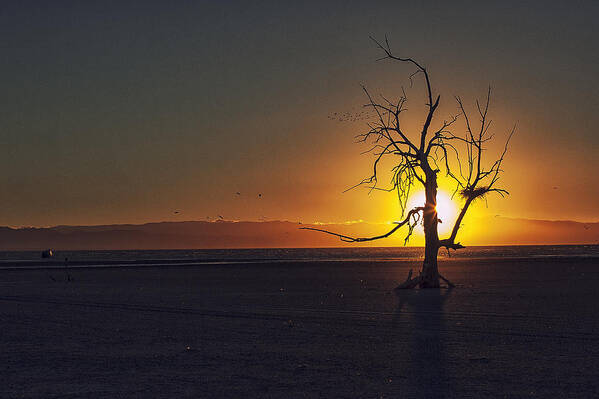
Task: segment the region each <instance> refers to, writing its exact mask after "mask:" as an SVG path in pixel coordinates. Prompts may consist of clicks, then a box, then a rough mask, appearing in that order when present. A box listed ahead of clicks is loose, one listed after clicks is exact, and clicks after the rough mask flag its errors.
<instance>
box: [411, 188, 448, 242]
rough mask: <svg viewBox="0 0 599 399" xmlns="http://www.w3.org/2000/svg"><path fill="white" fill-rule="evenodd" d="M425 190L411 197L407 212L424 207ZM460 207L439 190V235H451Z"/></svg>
mask: <svg viewBox="0 0 599 399" xmlns="http://www.w3.org/2000/svg"><path fill="white" fill-rule="evenodd" d="M424 203H425V196H424V190H419V191H416V192H415V193H414V194H412V195H410V198H409V199H408V203H407V207H406V209H407V210H410V209H412V208H415V207H417V206H424ZM458 211H459V208H458V205H457V204H456V203H455V202H454V201H452V200H451V197H450V196H449V195H448V194H447V193H446V192H445V191H443V190H437V215H438V217H439V221H440V223H439V226H438V231H439V234H449V233H451V229H452V228H453V224H454V223H455V220H456V219H457V217H458Z"/></svg>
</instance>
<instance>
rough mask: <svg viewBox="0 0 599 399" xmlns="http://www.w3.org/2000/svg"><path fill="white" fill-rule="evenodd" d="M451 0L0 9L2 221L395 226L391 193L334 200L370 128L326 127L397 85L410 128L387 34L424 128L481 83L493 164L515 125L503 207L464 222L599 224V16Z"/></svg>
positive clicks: (350, 177) (350, 179) (352, 177)
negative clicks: (435, 101) (428, 91)
mask: <svg viewBox="0 0 599 399" xmlns="http://www.w3.org/2000/svg"><path fill="white" fill-rule="evenodd" d="M84 3H85V4H84ZM458 3H461V2H455V1H453V2H443V3H441V2H440V3H439V4H438V5H437V4H435V2H416V1H414V2H402V1H394V2H365V1H360V2H353V1H344V2H333V1H327V2H321V1H318V2H316V1H315V2H310V1H306V2H286V1H273V2H241V1H240V2H236V1H228V2H226V1H222V2H216V1H211V2H199V1H178V2H164V1H163V2H152V1H147V2H136V3H134V2H131V3H128V2H124V1H123V2H79V1H73V2H66V1H57V2H46V1H39V2H13V4H12V5H6V4H3V5H2V6H1V7H0V33H1V35H2V38H3V39H2V44H1V49H2V61H0V74H1V76H2V82H3V83H2V90H0V97H1V103H2V107H1V108H0V113H1V115H2V117H1V120H2V124H1V131H0V145H1V148H2V150H3V155H2V157H0V185H1V186H2V190H1V195H0V208H1V209H2V212H1V214H0V215H1V217H0V225H3V226H51V225H59V224H71V225H74V224H84V225H90V224H111V223H144V222H149V221H168V220H175V221H176V220H178V221H182V220H207V218H210V220H214V219H216V218H218V215H221V216H222V217H223V218H224V219H228V220H250V221H259V220H290V221H304V222H310V223H312V222H337V223H339V222H345V221H353V220H364V221H367V222H371V223H385V222H388V221H391V220H397V219H399V212H398V206H397V201H396V199H395V197H394V196H393V195H392V194H385V193H372V194H370V195H369V194H368V191H367V190H365V189H356V190H353V191H350V192H348V193H345V194H343V193H342V191H343V190H344V189H346V188H348V187H349V186H352V185H354V184H355V183H357V182H358V181H360V180H361V179H362V178H364V177H367V176H368V174H369V173H370V171H371V169H370V168H371V163H372V157H371V156H369V155H360V153H361V152H362V151H364V150H366V149H367V148H366V147H364V146H361V145H359V144H356V143H354V136H355V135H356V134H358V133H360V132H362V131H364V128H365V124H364V123H365V122H364V121H357V122H339V121H336V120H332V119H331V118H330V116H331V115H334V114H335V113H344V112H359V111H360V110H361V105H362V104H364V101H365V99H364V97H363V93H362V91H361V88H360V84H364V85H366V86H367V87H369V88H370V89H371V90H372V91H373V92H376V93H382V94H387V95H389V96H397V95H398V90H399V89H400V87H401V86H405V87H406V92H407V95H408V98H409V102H408V109H409V111H408V112H407V113H406V114H405V118H406V123H407V124H408V126H411V127H413V129H417V128H418V127H419V125H420V124H421V120H422V118H423V112H422V110H423V104H424V100H425V98H424V92H423V91H422V89H423V86H422V82H421V81H420V80H418V79H416V80H415V81H414V85H413V87H411V88H410V82H409V79H408V77H409V75H410V74H411V73H412V72H414V70H413V68H410V67H409V66H406V65H397V64H390V63H386V62H376V61H375V60H376V59H377V58H379V57H380V56H381V54H380V52H379V51H378V50H377V49H376V47H375V46H374V45H373V43H372V42H371V41H370V40H369V35H373V36H375V37H384V34H385V33H386V34H388V36H389V41H390V43H391V46H392V48H393V49H394V50H395V52H396V53H398V54H401V55H405V56H409V57H412V58H415V59H417V60H419V62H421V63H422V64H424V65H425V66H426V67H427V69H428V71H429V73H430V75H431V79H432V83H433V89H434V91H435V92H437V93H439V94H441V107H440V109H439V111H438V115H439V120H437V122H442V119H443V118H448V117H449V116H450V115H452V114H455V113H456V112H457V109H456V104H455V100H454V95H459V96H460V97H461V98H462V99H463V100H464V102H465V104H466V105H468V106H469V107H473V106H474V101H475V100H476V98H482V97H484V95H485V93H486V89H487V86H488V85H491V86H492V87H493V97H492V104H491V116H492V119H493V121H494V122H493V128H492V129H493V132H494V133H495V134H496V139H497V143H496V145H491V146H490V147H489V156H492V155H493V154H496V152H497V151H499V150H500V148H501V146H502V145H503V141H504V140H505V138H506V136H507V134H508V132H509V130H510V129H511V127H512V126H513V125H514V123H517V133H516V135H515V136H514V138H513V140H512V143H511V146H510V150H509V153H508V155H507V157H506V162H505V167H504V170H505V174H504V177H503V178H502V180H501V183H502V184H501V186H502V187H504V188H506V189H508V190H509V191H510V194H511V195H510V196H509V197H508V198H506V199H501V198H499V197H498V198H491V199H490V200H489V202H488V206H487V205H485V203H484V202H481V203H479V204H477V205H476V208H475V210H474V211H473V212H474V215H475V216H480V217H482V216H484V215H491V216H493V215H501V216H504V217H510V218H530V219H544V220H574V221H582V222H597V221H599V185H598V184H597V183H598V182H599V179H598V178H597V166H599V163H598V162H597V158H596V157H597V154H596V152H597V150H598V149H599V134H598V132H597V126H599V107H598V104H599V101H598V100H599V91H598V89H597V88H598V87H599V69H598V67H597V65H599V44H598V43H599V29H597V24H596V18H597V15H599V2H565V1H564V2H561V3H559V4H558V2H547V1H539V2H519V1H518V2H516V1H514V2H510V1H501V2H465V3H464V4H458ZM471 110H472V111H474V108H471ZM462 128H463V125H461V124H460V125H457V126H456V129H455V132H456V133H462V132H463V130H462ZM452 188H453V187H452V186H450V185H448V184H446V182H445V181H442V182H441V189H442V190H444V191H445V192H447V193H451V189H452ZM237 192H239V193H240V195H237V194H236V193H237ZM175 211H177V212H179V213H177V214H175V213H174V212H175Z"/></svg>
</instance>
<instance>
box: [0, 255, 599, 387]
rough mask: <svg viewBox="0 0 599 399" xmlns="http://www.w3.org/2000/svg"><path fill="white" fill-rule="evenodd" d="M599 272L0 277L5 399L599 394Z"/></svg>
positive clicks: (567, 263) (382, 266)
mask: <svg viewBox="0 0 599 399" xmlns="http://www.w3.org/2000/svg"><path fill="white" fill-rule="evenodd" d="M598 263H599V262H598V261H597V260H592V259H591V260H589V259H586V260H585V259H578V260H577V259H545V260H499V261H498V260H492V261H489V260H464V259H460V260H455V261H454V260H450V261H444V262H443V264H442V266H441V267H442V270H443V272H444V274H445V275H446V276H447V277H448V278H450V279H452V280H454V281H455V282H457V283H458V284H459V287H458V288H456V289H453V290H451V291H448V290H440V291H439V290H427V291H407V292H402V293H401V295H400V296H397V295H395V294H394V293H392V292H391V290H392V288H393V287H394V285H395V284H396V283H397V282H398V281H400V280H403V279H404V278H405V275H406V274H407V270H408V269H409V268H411V267H413V268H417V267H418V264H416V263H414V262H314V263H291V262H289V263H284V264H274V265H268V264H263V265H260V264H253V265H247V264H245V265H225V266H223V265H221V266H202V267H187V268H185V267H170V268H165V267H162V268H145V269H143V268H120V269H87V270H83V269H78V270H72V271H71V272H70V275H71V276H72V278H73V281H71V282H69V281H66V280H67V279H66V273H65V272H64V271H57V270H53V271H48V270H29V271H1V272H0V323H1V326H0V345H1V346H0V376H1V378H0V380H1V382H0V397H2V398H18V397H24V398H54V397H56V398H58V397H60V398H151V397H164V398H168V397H172V398H179V397H190V398H201V397H223V398H243V397H265V398H268V397H277V398H301V397H308V398H312V397H323V398H342V397H348V398H353V397H359V398H379V397H386V398H398V397H407V398H410V397H430V398H444V397H447V398H486V397H507V398H517V397H542V398H554V397H560V398H561V397H581V398H590V397H597V396H599V264H598ZM51 278H54V279H55V280H57V281H52V279H51Z"/></svg>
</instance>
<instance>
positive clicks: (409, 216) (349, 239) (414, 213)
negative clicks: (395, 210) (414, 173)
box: [300, 207, 424, 242]
mask: <svg viewBox="0 0 599 399" xmlns="http://www.w3.org/2000/svg"><path fill="white" fill-rule="evenodd" d="M423 210H424V207H417V208H414V209H412V210H411V211H410V212H408V214H407V215H406V218H405V219H404V220H402V221H401V222H395V223H396V226H395V227H394V228H393V229H391V230H390V231H389V232H387V233H385V234H382V235H380V236H375V237H366V238H362V237H357V238H355V237H350V236H346V235H343V234H339V233H334V232H332V231H328V230H324V229H316V228H313V227H300V230H313V231H320V232H321V233H326V234H330V235H333V236H336V237H339V238H340V239H341V241H344V242H364V241H374V240H380V239H381V238H387V237H389V236H390V235H391V234H393V233H395V232H396V231H397V230H399V228H400V227H402V226H403V225H405V224H408V226H415V225H416V224H417V223H418V222H419V221H420V213H419V212H420V211H423ZM413 216H415V220H412V222H410V219H413V218H412V217H413ZM413 229H414V228H413V227H412V228H411V229H410V231H409V232H408V237H409V236H410V235H411V233H412V231H413ZM408 237H406V241H407V239H408Z"/></svg>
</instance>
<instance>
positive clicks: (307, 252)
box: [0, 245, 599, 269]
mask: <svg viewBox="0 0 599 399" xmlns="http://www.w3.org/2000/svg"><path fill="white" fill-rule="evenodd" d="M423 255H424V249H423V248H421V247H393V248H389V247H380V248H360V247H354V248H268V249H189V250H117V251H110V250H101V251H54V256H53V257H52V258H50V259H41V252H40V251H2V252H0V269H3V268H4V269H5V268H11V269H12V268H17V267H44V266H45V265H47V266H48V267H52V266H57V267H58V266H64V264H65V260H67V261H68V262H67V263H68V265H72V266H81V267H83V266H86V265H87V266H102V265H108V266H110V265H112V266H127V265H137V266H139V265H143V264H148V265H161V264H164V265H169V264H176V265H181V264H185V265H193V264H198V265H201V264H206V263H212V264H214V263H250V264H251V263H269V262H272V263H276V262H284V261H305V262H310V261H316V260H318V261H358V260H362V261H363V260H373V261H376V260H381V261H382V260H418V259H422V258H423ZM448 256H451V258H458V259H460V258H462V259H495V258H502V259H509V258H544V257H545V258H564V257H568V258H599V245H523V246H478V247H477V246H474V247H467V248H465V249H462V250H459V251H451V253H450V254H448V253H447V251H445V250H441V251H439V257H440V258H446V257H448Z"/></svg>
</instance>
